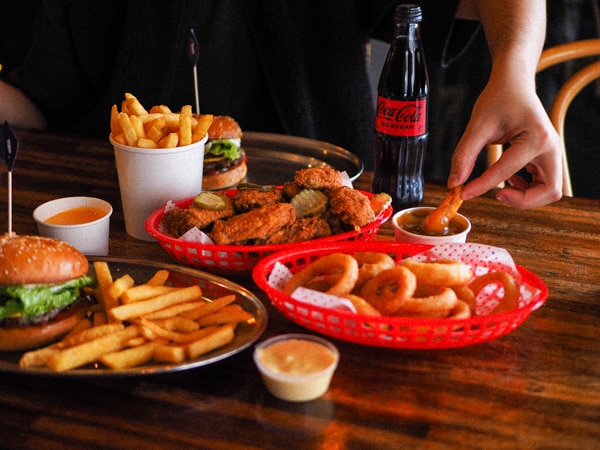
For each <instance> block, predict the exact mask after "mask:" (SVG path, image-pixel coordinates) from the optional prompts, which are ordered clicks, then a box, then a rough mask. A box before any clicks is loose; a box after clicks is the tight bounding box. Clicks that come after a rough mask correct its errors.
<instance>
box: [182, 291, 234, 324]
mask: <svg viewBox="0 0 600 450" xmlns="http://www.w3.org/2000/svg"><path fill="white" fill-rule="evenodd" d="M234 301H235V295H233V294H231V295H224V296H223V297H219V298H217V299H215V300H213V301H212V302H204V303H202V304H199V305H198V307H197V308H194V309H191V310H190V311H186V312H181V313H179V314H180V315H181V316H182V317H187V318H188V319H192V320H197V319H199V318H200V317H202V316H206V315H208V314H212V313H214V312H216V311H218V310H219V309H221V308H223V307H224V306H227V305H229V304H230V303H233V302H234Z"/></svg>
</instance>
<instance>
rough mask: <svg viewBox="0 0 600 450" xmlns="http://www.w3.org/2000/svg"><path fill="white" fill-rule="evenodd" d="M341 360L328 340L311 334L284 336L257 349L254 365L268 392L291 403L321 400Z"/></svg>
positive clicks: (259, 345) (273, 338)
mask: <svg viewBox="0 0 600 450" xmlns="http://www.w3.org/2000/svg"><path fill="white" fill-rule="evenodd" d="M339 358H340V354H339V351H338V350H337V348H336V347H335V346H334V345H333V344H332V343H330V342H329V341H327V340H325V339H323V338H320V337H318V336H312V335H309V334H283V335H280V336H275V337H272V338H270V339H267V340H265V341H263V342H261V343H260V344H258V345H257V346H256V347H255V349H254V362H255V363H256V366H257V367H258V369H259V371H260V373H261V376H262V379H263V382H264V384H265V386H266V388H267V390H268V391H269V392H270V393H271V394H273V395H274V396H275V397H277V398H280V399H282V400H286V401H290V402H305V401H309V400H314V399H316V398H319V397H320V396H322V395H323V394H325V392H327V389H329V384H330V382H331V378H332V377H333V373H334V372H335V369H336V368H337V365H338V361H339Z"/></svg>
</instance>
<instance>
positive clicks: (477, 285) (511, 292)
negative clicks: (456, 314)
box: [469, 271, 521, 314]
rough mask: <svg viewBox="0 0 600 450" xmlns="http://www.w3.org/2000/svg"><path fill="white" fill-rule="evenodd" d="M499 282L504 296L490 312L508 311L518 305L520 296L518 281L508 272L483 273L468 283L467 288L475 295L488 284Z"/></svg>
mask: <svg viewBox="0 0 600 450" xmlns="http://www.w3.org/2000/svg"><path fill="white" fill-rule="evenodd" d="M492 283H494V284H500V285H502V287H503V288H504V297H503V298H502V301H501V302H500V303H499V304H498V306H496V307H495V308H494V309H493V310H492V311H491V312H490V314H496V313H499V312H503V311H510V310H512V309H516V308H517V307H518V306H519V297H520V296H521V292H520V287H519V283H518V282H517V280H515V277H513V276H512V275H511V274H510V273H508V272H502V271H500V272H488V273H486V274H485V275H481V276H478V277H476V278H474V279H473V281H471V282H470V283H469V289H471V290H472V291H473V294H475V296H476V297H477V294H479V292H480V291H481V290H482V289H483V288H485V287H486V286H487V285H489V284H492Z"/></svg>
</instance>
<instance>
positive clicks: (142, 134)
mask: <svg viewBox="0 0 600 450" xmlns="http://www.w3.org/2000/svg"><path fill="white" fill-rule="evenodd" d="M129 121H130V122H131V127H132V128H133V131H135V135H136V137H137V139H136V143H137V142H139V141H140V139H144V138H146V131H144V124H143V123H142V121H141V120H140V118H139V117H138V116H129Z"/></svg>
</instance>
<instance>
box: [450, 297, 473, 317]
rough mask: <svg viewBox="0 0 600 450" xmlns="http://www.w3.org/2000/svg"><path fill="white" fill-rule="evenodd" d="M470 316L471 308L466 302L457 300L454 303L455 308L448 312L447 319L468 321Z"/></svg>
mask: <svg viewBox="0 0 600 450" xmlns="http://www.w3.org/2000/svg"><path fill="white" fill-rule="evenodd" d="M471 316H472V313H471V307H470V306H469V305H468V304H467V302H463V301H462V300H458V301H457V302H456V306H455V307H454V308H452V310H451V311H450V314H449V315H448V317H447V319H468V318H469V317H471Z"/></svg>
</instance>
